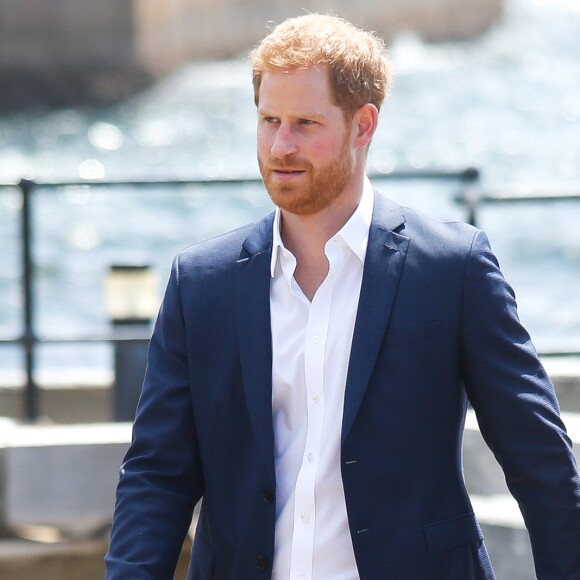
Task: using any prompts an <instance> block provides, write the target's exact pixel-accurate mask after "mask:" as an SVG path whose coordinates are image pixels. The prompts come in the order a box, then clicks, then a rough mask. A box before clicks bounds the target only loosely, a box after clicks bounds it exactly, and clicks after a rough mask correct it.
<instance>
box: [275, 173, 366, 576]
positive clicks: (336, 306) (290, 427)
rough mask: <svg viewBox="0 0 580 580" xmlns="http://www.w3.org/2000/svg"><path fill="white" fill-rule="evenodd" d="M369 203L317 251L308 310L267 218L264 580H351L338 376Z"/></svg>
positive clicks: (343, 368) (346, 351)
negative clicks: (270, 552)
mask: <svg viewBox="0 0 580 580" xmlns="http://www.w3.org/2000/svg"><path fill="white" fill-rule="evenodd" d="M373 203H374V195H373V191H372V187H371V185H370V182H369V181H368V179H365V184H364V187H363V195H362V198H361V202H360V203H359V206H358V208H357V209H356V211H355V212H354V214H353V215H352V216H351V218H350V219H349V220H348V222H347V223H346V224H345V225H344V226H343V227H342V229H341V230H340V231H339V232H338V233H336V234H335V235H334V236H333V237H332V238H331V239H330V240H329V241H328V242H327V243H326V246H325V254H326V256H327V258H328V261H329V264H330V269H329V272H328V275H327V277H326V279H325V280H324V282H323V283H322V284H321V286H320V287H319V288H318V290H317V292H316V294H315V296H314V298H313V299H312V302H310V301H309V300H308V299H307V298H306V296H305V295H304V293H303V292H302V290H301V289H300V287H299V286H298V284H297V283H296V280H295V279H294V270H295V268H296V259H295V257H294V256H293V255H292V254H291V252H289V251H288V250H287V249H286V248H285V247H284V244H283V242H282V239H281V237H280V210H277V212H276V217H275V220H274V237H273V249H272V262H271V274H272V280H271V286H270V313H271V323H272V348H273V361H272V363H273V364H272V412H273V420H274V445H275V456H276V535H275V550H274V562H273V574H272V579H273V580H358V578H359V575H358V570H357V566H356V561H355V556H354V551H353V547H352V540H351V537H350V532H349V526H348V518H347V513H346V503H345V497H344V488H343V485H342V477H341V471H340V436H341V427H342V413H343V406H344V392H345V384H346V374H347V370H348V361H349V356H350V348H351V343H352V335H353V330H354V323H355V318H356V312H357V307H358V300H359V294H360V287H361V281H362V273H363V266H364V259H365V253H366V248H367V243H368V235H369V227H370V223H371V217H372V212H373Z"/></svg>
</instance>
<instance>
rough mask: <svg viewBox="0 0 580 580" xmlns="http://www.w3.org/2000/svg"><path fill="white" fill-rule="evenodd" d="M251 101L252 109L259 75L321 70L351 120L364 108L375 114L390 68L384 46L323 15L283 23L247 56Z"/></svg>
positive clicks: (383, 94)
mask: <svg viewBox="0 0 580 580" xmlns="http://www.w3.org/2000/svg"><path fill="white" fill-rule="evenodd" d="M250 62H251V64H252V69H253V70H252V81H253V85H254V102H255V103H256V106H257V105H258V102H259V98H260V84H261V81H262V75H263V74H264V72H266V71H269V72H278V71H287V70H297V69H304V68H311V67H316V66H319V65H325V66H327V67H328V70H329V73H330V84H331V90H332V93H333V96H334V99H335V102H336V104H337V105H338V106H339V107H340V108H341V109H342V110H343V112H344V113H345V115H346V116H352V115H353V114H354V113H355V111H356V110H357V109H359V108H360V107H361V106H362V105H365V104H366V103H372V104H373V105H375V106H376V107H377V109H379V110H380V108H381V105H382V103H383V101H384V99H385V95H386V94H387V90H388V87H389V80H390V66H389V61H388V58H387V52H386V49H385V45H384V42H383V41H382V40H381V39H380V38H379V37H378V36H376V35H375V34H373V33H371V32H367V31H365V30H362V29H360V28H357V27H356V26H355V25H354V24H351V23H350V22H347V21H346V20H343V19H342V18H338V17H336V16H329V15H323V14H305V15H303V16H298V17H296V18H289V19H288V20H286V21H284V22H283V23H282V24H280V25H278V26H277V27H276V28H274V30H273V31H272V32H271V33H270V34H269V35H268V36H266V38H264V39H263V40H262V41H261V42H260V43H259V44H258V46H257V47H256V48H255V49H254V50H253V51H252V52H251V53H250Z"/></svg>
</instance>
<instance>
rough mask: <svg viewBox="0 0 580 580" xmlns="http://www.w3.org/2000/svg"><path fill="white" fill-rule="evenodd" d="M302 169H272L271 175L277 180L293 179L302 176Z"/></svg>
mask: <svg viewBox="0 0 580 580" xmlns="http://www.w3.org/2000/svg"><path fill="white" fill-rule="evenodd" d="M304 173H305V171H304V170H303V169H272V174H273V175H275V176H276V177H277V178H278V179H293V178H295V177H300V176H301V175H304Z"/></svg>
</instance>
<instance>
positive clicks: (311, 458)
mask: <svg viewBox="0 0 580 580" xmlns="http://www.w3.org/2000/svg"><path fill="white" fill-rule="evenodd" d="M308 461H310V463H312V462H313V461H314V453H309V454H308Z"/></svg>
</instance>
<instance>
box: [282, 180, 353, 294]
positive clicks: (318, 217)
mask: <svg viewBox="0 0 580 580" xmlns="http://www.w3.org/2000/svg"><path fill="white" fill-rule="evenodd" d="M363 182H364V174H361V175H360V177H359V178H358V179H357V180H356V182H355V183H353V184H351V187H349V189H348V190H345V191H344V192H343V194H341V195H340V197H339V198H338V199H336V200H335V201H334V202H333V204H332V206H330V207H328V208H326V209H324V210H322V211H319V212H317V213H316V214H312V215H296V214H291V213H289V212H287V211H285V210H281V214H282V215H281V217H282V220H281V227H280V233H281V236H282V240H283V241H284V245H285V246H286V247H287V248H288V249H289V250H290V251H291V252H292V254H293V255H294V257H295V258H296V270H295V272H294V278H295V279H296V281H297V282H298V284H299V285H300V287H301V288H302V291H303V292H304V294H305V295H306V297H307V298H308V299H309V300H312V298H313V297H314V294H315V293H316V290H318V288H319V286H320V284H322V282H323V281H324V279H325V278H326V275H327V274H328V268H329V264H328V260H327V258H326V255H325V253H324V248H325V246H326V242H328V240H329V239H330V238H332V236H334V235H335V234H336V233H337V232H338V231H339V230H340V229H341V228H342V227H343V226H344V224H345V223H346V222H347V221H348V220H349V219H350V217H351V216H352V214H353V213H354V212H355V210H356V208H357V207H358V204H359V203H360V200H361V197H362V191H363Z"/></svg>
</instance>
